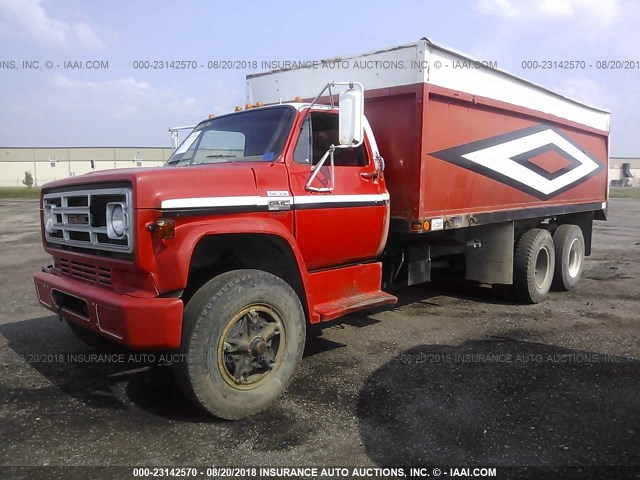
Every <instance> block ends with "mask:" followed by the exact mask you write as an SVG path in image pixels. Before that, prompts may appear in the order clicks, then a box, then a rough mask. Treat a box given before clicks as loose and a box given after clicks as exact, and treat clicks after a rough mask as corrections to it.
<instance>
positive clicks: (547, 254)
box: [513, 225, 585, 303]
mask: <svg viewBox="0 0 640 480" xmlns="http://www.w3.org/2000/svg"><path fill="white" fill-rule="evenodd" d="M584 259H585V248H584V236H583V234H582V230H581V229H580V227H578V226H577V225H560V226H559V227H558V228H556V230H555V232H554V233H553V237H551V235H550V234H549V232H548V231H547V230H544V229H541V228H534V229H531V230H529V231H527V232H525V233H524V234H523V235H522V236H521V237H520V240H519V241H518V244H517V245H516V251H515V255H514V260H513V287H514V291H515V294H516V297H517V298H518V300H520V301H521V302H523V303H538V302H540V301H542V300H543V299H544V298H545V297H546V295H547V293H549V289H550V288H551V286H553V287H554V288H555V289H556V290H573V289H574V288H575V287H576V285H578V282H579V281H580V278H581V277H582V272H583V270H584Z"/></svg>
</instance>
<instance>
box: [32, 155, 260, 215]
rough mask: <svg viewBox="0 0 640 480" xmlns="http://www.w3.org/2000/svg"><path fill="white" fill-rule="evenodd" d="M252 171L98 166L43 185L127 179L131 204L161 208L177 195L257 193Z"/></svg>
mask: <svg viewBox="0 0 640 480" xmlns="http://www.w3.org/2000/svg"><path fill="white" fill-rule="evenodd" d="M255 178H256V176H255V172H254V169H253V168H251V164H249V163H226V164H214V165H204V166H196V167H159V168H149V167H147V168H124V169H115V170H100V171H97V172H90V173H87V174H85V175H79V176H76V177H70V178H66V179H64V180H56V181H54V182H49V183H46V184H45V185H44V186H43V187H42V191H43V193H46V192H47V191H49V190H51V189H54V188H55V189H58V188H60V189H64V188H67V187H77V186H83V185H86V186H87V187H91V188H99V187H100V184H113V183H121V182H127V183H130V184H131V185H132V186H133V192H134V195H133V196H134V202H135V205H134V208H160V205H161V203H162V201H164V200H172V199H179V198H197V197H232V196H244V195H247V196H251V195H256V192H257V188H256V181H255Z"/></svg>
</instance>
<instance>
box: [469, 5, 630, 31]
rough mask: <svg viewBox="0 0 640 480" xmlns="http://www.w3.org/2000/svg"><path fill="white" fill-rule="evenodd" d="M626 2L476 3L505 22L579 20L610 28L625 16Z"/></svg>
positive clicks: (483, 10)
mask: <svg viewBox="0 0 640 480" xmlns="http://www.w3.org/2000/svg"><path fill="white" fill-rule="evenodd" d="M626 3H627V2H626V1H625V0H531V1H527V2H525V1H522V0H476V2H475V8H476V10H478V11H479V12H480V13H483V14H485V15H497V16H500V17H503V18H505V19H516V18H518V19H526V20H531V17H532V16H533V17H552V18H553V17H555V18H561V19H562V18H564V19H566V18H571V17H580V18H583V19H584V18H587V19H590V20H592V21H594V22H595V21H597V22H599V23H600V24H601V25H606V26H608V25H612V24H613V23H615V22H617V21H619V20H620V19H621V18H622V17H623V4H626Z"/></svg>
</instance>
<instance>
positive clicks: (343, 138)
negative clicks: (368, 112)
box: [338, 83, 364, 147]
mask: <svg viewBox="0 0 640 480" xmlns="http://www.w3.org/2000/svg"><path fill="white" fill-rule="evenodd" d="M339 104H340V120H339V126H338V141H339V142H340V145H344V146H349V147H351V146H358V145H360V144H361V143H362V140H363V139H364V128H363V124H364V121H363V119H364V89H363V88H362V85H361V84H359V83H350V84H349V88H348V89H347V90H345V91H344V92H342V93H341V94H340V103H339Z"/></svg>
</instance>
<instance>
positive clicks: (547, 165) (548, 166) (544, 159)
mask: <svg viewBox="0 0 640 480" xmlns="http://www.w3.org/2000/svg"><path fill="white" fill-rule="evenodd" d="M529 163H533V164H534V165H536V166H537V167H540V168H541V169H543V170H544V171H546V172H549V173H556V172H557V171H558V170H562V169H563V168H567V167H569V166H571V164H572V162H571V161H569V159H567V158H566V157H564V156H562V155H558V154H557V153H556V152H555V151H553V150H550V151H547V152H544V153H542V154H540V155H536V156H535V157H532V158H530V159H529Z"/></svg>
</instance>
